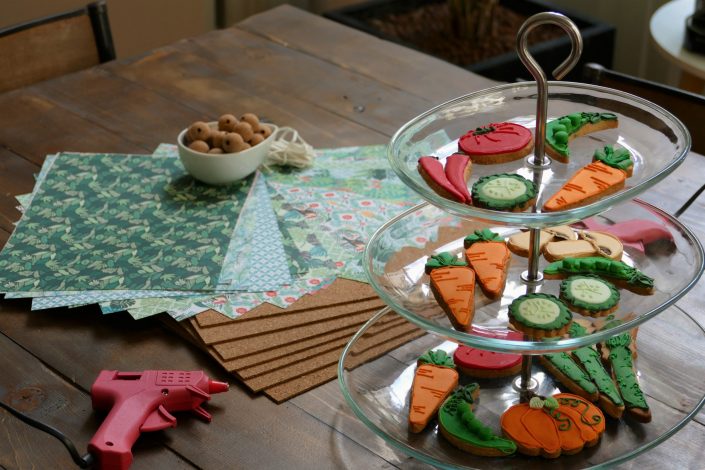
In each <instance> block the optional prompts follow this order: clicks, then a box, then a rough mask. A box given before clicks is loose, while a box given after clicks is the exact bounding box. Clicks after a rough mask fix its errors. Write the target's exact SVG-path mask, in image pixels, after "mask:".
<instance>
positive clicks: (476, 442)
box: [438, 383, 516, 457]
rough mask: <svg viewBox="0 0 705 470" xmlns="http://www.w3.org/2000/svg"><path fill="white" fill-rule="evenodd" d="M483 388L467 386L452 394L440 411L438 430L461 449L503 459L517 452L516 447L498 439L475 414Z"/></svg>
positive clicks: (509, 442) (510, 442)
mask: <svg viewBox="0 0 705 470" xmlns="http://www.w3.org/2000/svg"><path fill="white" fill-rule="evenodd" d="M479 392H480V386H479V385H478V384H476V383H473V384H470V385H466V386H465V387H462V388H460V389H458V390H457V391H456V392H455V393H453V395H451V396H450V397H449V398H448V399H447V400H446V401H445V403H443V406H442V407H441V409H440V410H438V428H439V430H440V431H441V434H442V435H443V437H445V438H446V439H447V440H448V441H449V442H450V443H451V444H453V445H454V446H455V447H457V448H458V449H461V450H464V451H465V452H469V453H471V454H474V455H479V456H483V457H503V456H506V455H512V454H513V453H514V452H516V445H515V444H514V443H513V442H512V441H510V440H508V439H503V438H501V437H498V436H496V435H495V434H494V433H493V432H492V430H491V429H489V428H488V427H487V426H485V425H484V424H482V423H481V422H480V421H479V420H478V419H477V418H476V417H475V414H474V413H473V408H474V407H475V403H476V402H477V397H478V395H479Z"/></svg>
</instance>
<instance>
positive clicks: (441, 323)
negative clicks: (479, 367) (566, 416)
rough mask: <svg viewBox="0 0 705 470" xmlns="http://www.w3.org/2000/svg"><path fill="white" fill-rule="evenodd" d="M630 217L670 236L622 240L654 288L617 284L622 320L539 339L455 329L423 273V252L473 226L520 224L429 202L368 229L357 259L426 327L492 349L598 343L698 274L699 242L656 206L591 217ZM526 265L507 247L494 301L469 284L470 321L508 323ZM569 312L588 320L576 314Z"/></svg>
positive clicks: (386, 294)
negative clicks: (503, 281) (644, 291)
mask: <svg viewBox="0 0 705 470" xmlns="http://www.w3.org/2000/svg"><path fill="white" fill-rule="evenodd" d="M630 220H631V221H634V220H637V221H641V223H640V224H641V225H640V226H643V224H645V223H655V224H658V225H660V226H661V227H662V228H663V229H665V230H667V233H670V237H672V241H671V240H668V238H670V237H668V236H666V235H665V233H664V237H661V238H663V239H656V240H652V242H651V243H648V244H647V245H646V247H645V248H644V249H641V248H639V247H638V246H633V245H627V244H625V247H624V255H623V257H622V261H624V262H625V263H627V264H629V265H631V266H634V267H636V268H638V269H639V270H641V271H642V272H644V273H645V274H647V275H648V276H650V277H652V278H654V287H655V292H654V293H653V294H652V295H638V294H634V293H632V292H629V291H627V290H625V289H620V295H621V300H620V302H619V305H618V309H617V310H616V311H615V312H614V313H613V314H611V315H612V316H613V318H615V319H618V320H622V322H621V323H619V322H617V323H616V324H614V325H612V326H611V327H610V328H609V329H603V330H600V331H597V332H595V333H593V334H591V335H588V336H584V337H580V338H568V339H561V340H558V341H543V342H542V341H512V340H499V339H494V338H486V337H482V336H475V335H471V334H469V333H465V332H462V331H457V330H455V329H454V328H453V327H452V326H451V323H450V321H449V320H448V318H447V316H446V315H445V313H444V312H443V310H441V307H440V306H439V305H438V303H437V302H436V299H435V298H434V296H433V293H432V292H431V289H430V287H429V277H428V276H427V275H426V274H425V273H424V265H425V263H426V260H427V259H428V256H430V255H433V254H435V253H439V252H442V251H448V252H450V253H453V254H459V253H461V252H462V251H463V238H464V237H465V236H466V235H469V234H471V233H473V232H474V231H475V230H482V229H486V228H488V229H490V230H492V231H494V232H496V233H498V234H499V235H501V236H503V237H507V238H508V237H509V236H511V235H513V234H515V233H517V232H518V231H519V229H518V228H516V227H506V226H502V225H497V224H494V223H491V222H487V221H477V220H475V221H473V220H468V219H464V218H460V217H456V216H453V215H450V214H448V213H446V212H444V211H442V210H441V209H439V208H437V207H435V206H431V205H429V204H421V205H419V206H416V207H415V208H412V209H410V210H408V211H406V212H405V213H403V214H400V215H399V216H397V217H395V218H394V219H392V220H390V221H389V222H387V223H386V224H385V225H384V226H382V227H381V228H380V229H379V230H378V231H377V232H376V233H375V234H374V235H373V236H372V238H371V239H370V241H369V243H368V244H367V247H366V249H365V253H364V255H363V265H364V267H365V270H366V272H367V275H368V276H369V279H370V282H371V284H372V286H373V287H374V288H375V290H376V291H377V293H378V294H379V295H380V297H381V298H382V299H383V300H384V301H385V302H386V303H387V304H388V305H389V306H390V307H391V308H392V309H394V310H395V311H396V312H398V313H399V314H401V315H402V316H404V317H406V318H407V319H409V320H410V321H412V322H413V323H416V324H417V325H419V326H421V327H422V328H424V329H425V330H430V331H434V332H437V333H440V334H442V335H445V336H447V337H449V338H453V339H455V340H457V341H461V342H463V343H465V344H468V345H471V346H475V347H478V348H480V349H488V350H492V351H499V352H501V351H521V352H527V353H531V352H548V351H559V350H565V349H569V348H575V347H578V346H585V345H588V344H593V343H596V342H598V341H601V340H603V339H605V338H607V337H609V336H612V335H615V334H617V333H619V332H622V331H625V330H627V329H630V328H633V327H635V326H637V325H639V324H640V323H642V322H644V321H646V320H648V319H650V318H652V317H654V316H655V315H656V314H658V313H659V312H661V311H663V310H664V309H665V308H667V307H668V306H670V305H671V304H673V303H674V302H675V301H676V300H678V299H679V298H680V297H682V296H683V295H684V294H685V293H686V292H687V291H688V290H689V289H690V288H691V287H693V286H694V285H695V283H696V282H697V280H698V279H699V278H700V275H701V274H702V272H703V248H702V246H701V244H700V242H699V241H698V239H697V237H696V236H695V235H693V233H692V232H691V231H690V230H689V229H688V228H686V227H685V226H683V225H682V224H681V223H680V222H679V221H678V220H677V219H675V218H673V217H672V216H670V215H668V214H666V213H665V212H663V211H661V210H660V209H657V208H655V207H653V206H651V205H649V204H647V203H645V202H641V201H638V200H635V201H629V202H625V203H623V204H620V205H619V206H617V207H615V208H613V209H611V210H609V211H607V212H604V213H602V214H601V215H597V216H595V217H594V218H593V221H594V222H598V223H601V224H604V225H606V226H610V225H613V224H618V223H620V222H625V221H630ZM637 235H639V234H637ZM642 235H643V234H642ZM546 264H548V262H547V261H546V260H545V259H544V258H543V257H542V258H541V259H540V260H539V269H540V270H543V268H544V267H545V266H546ZM527 268H528V258H523V257H520V256H517V255H515V254H512V256H511V263H510V269H509V273H508V276H507V285H506V288H505V290H504V294H503V296H502V298H501V299H500V300H496V301H491V300H490V299H488V298H487V297H485V296H484V295H483V294H482V292H481V290H480V289H479V288H476V289H475V316H474V318H473V325H476V326H480V327H488V328H496V327H503V328H506V327H507V324H508V316H507V310H508V306H509V304H510V303H511V302H512V300H514V299H515V298H516V297H518V296H520V295H523V294H526V293H527V285H526V284H525V283H524V282H523V281H522V280H521V278H520V276H521V273H522V272H524V271H526V270H527ZM560 283H561V281H560V280H545V281H544V282H543V284H541V285H539V286H538V287H537V288H536V292H544V293H548V294H553V295H556V296H558V295H559V286H560ZM573 317H574V318H575V319H580V318H584V319H587V320H591V319H590V317H583V316H582V315H580V314H577V313H574V314H573ZM608 318H612V317H608ZM603 323H604V322H603Z"/></svg>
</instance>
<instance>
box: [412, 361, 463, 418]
mask: <svg viewBox="0 0 705 470" xmlns="http://www.w3.org/2000/svg"><path fill="white" fill-rule="evenodd" d="M417 364H418V367H417V368H416V372H415V374H414V383H413V384H412V386H411V403H410V404H409V429H410V430H411V432H421V431H423V429H424V428H425V427H426V425H427V424H428V422H429V421H431V419H432V418H433V417H434V416H435V415H436V412H437V411H438V408H440V406H441V404H442V403H443V401H444V400H445V399H446V398H447V397H448V395H450V393H451V392H452V391H453V389H455V387H457V386H458V372H456V370H455V364H453V359H452V358H451V357H450V356H449V355H448V354H447V353H446V352H445V351H443V350H442V349H438V350H436V351H427V352H426V353H425V354H424V355H423V356H421V357H420V358H419V360H418V363H417Z"/></svg>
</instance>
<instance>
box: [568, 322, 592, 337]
mask: <svg viewBox="0 0 705 470" xmlns="http://www.w3.org/2000/svg"><path fill="white" fill-rule="evenodd" d="M587 334H588V332H587V329H586V328H585V327H584V326H583V325H581V324H580V323H578V322H576V321H574V322H573V323H571V324H570V328H568V336H570V337H571V338H578V337H580V336H585V335H587Z"/></svg>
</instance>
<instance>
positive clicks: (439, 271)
mask: <svg viewBox="0 0 705 470" xmlns="http://www.w3.org/2000/svg"><path fill="white" fill-rule="evenodd" d="M426 272H427V273H428V274H429V275H430V276H431V292H433V295H434V297H435V298H436V301H437V302H438V304H439V305H440V306H441V308H442V309H443V311H444V312H446V315H448V319H449V320H450V322H451V323H452V324H453V326H454V327H455V328H456V329H458V330H462V331H468V330H470V327H471V325H472V317H473V315H474V314H475V272H474V271H473V270H472V269H470V268H469V267H468V265H467V263H465V262H464V261H462V260H460V259H458V258H457V257H455V256H453V255H451V254H450V253H448V252H443V253H439V254H437V255H434V256H432V257H431V258H430V259H429V260H428V261H427V262H426Z"/></svg>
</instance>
